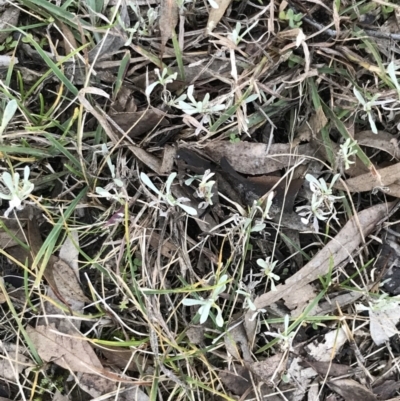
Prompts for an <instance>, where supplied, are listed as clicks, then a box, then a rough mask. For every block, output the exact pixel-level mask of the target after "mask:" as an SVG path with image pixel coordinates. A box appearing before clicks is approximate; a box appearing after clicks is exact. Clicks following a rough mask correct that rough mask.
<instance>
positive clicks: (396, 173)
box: [334, 163, 400, 192]
mask: <svg viewBox="0 0 400 401" xmlns="http://www.w3.org/2000/svg"><path fill="white" fill-rule="evenodd" d="M377 173H378V174H377V175H375V174H373V173H367V174H362V175H359V176H358V177H353V178H349V179H348V180H346V181H345V184H346V185H344V184H342V183H341V182H337V183H336V184H335V185H334V187H335V188H336V189H339V190H342V191H346V189H348V190H349V191H350V192H366V191H372V190H373V189H375V188H383V187H388V186H390V185H391V184H393V183H395V182H396V181H398V180H400V163H396V164H394V165H393V166H389V167H386V168H382V169H380V170H377Z"/></svg>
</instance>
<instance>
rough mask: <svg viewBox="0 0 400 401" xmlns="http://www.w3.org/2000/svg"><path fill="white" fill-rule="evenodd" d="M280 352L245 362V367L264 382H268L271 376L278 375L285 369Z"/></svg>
mask: <svg viewBox="0 0 400 401" xmlns="http://www.w3.org/2000/svg"><path fill="white" fill-rule="evenodd" d="M282 358H284V355H283V354H282V353H278V354H275V355H273V356H271V357H269V358H267V359H264V360H263V361H260V362H251V363H246V367H247V368H248V369H249V370H250V371H251V372H252V373H254V374H255V375H257V377H258V378H259V380H261V381H263V382H264V383H269V382H270V380H271V378H272V376H273V375H276V376H277V377H279V373H280V372H282V371H283V370H284V369H285V363H284V361H282Z"/></svg>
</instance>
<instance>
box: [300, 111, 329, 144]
mask: <svg viewBox="0 0 400 401" xmlns="http://www.w3.org/2000/svg"><path fill="white" fill-rule="evenodd" d="M327 123H328V119H327V118H326V116H325V113H324V111H323V109H322V107H319V108H318V109H317V110H316V111H315V114H313V115H312V116H311V117H310V119H309V121H306V122H305V123H304V124H303V125H302V126H301V127H300V128H299V131H298V133H297V135H296V138H295V139H294V141H293V147H296V146H298V145H299V144H300V143H301V142H309V141H310V140H311V138H315V137H316V135H317V133H318V132H319V131H321V129H322V128H324V127H325V125H326V124H327Z"/></svg>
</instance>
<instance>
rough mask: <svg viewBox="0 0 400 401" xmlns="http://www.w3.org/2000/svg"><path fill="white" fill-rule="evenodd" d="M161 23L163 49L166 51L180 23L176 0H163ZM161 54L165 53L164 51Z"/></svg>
mask: <svg viewBox="0 0 400 401" xmlns="http://www.w3.org/2000/svg"><path fill="white" fill-rule="evenodd" d="M159 23H160V31H161V44H162V47H161V49H164V47H165V45H166V43H167V42H168V39H169V38H171V37H172V34H173V31H174V29H175V27H176V25H177V23H178V5H177V3H176V1H175V0H161V5H160V22H159ZM161 53H163V50H162V51H161Z"/></svg>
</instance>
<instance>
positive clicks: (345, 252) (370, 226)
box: [248, 202, 396, 313]
mask: <svg viewBox="0 0 400 401" xmlns="http://www.w3.org/2000/svg"><path fill="white" fill-rule="evenodd" d="M395 205H396V202H392V203H387V204H378V205H375V206H372V207H370V208H368V209H365V210H363V211H362V212H360V213H359V214H358V216H357V218H358V221H359V225H358V224H356V220H355V217H353V218H352V219H351V220H349V221H348V222H347V223H346V225H345V226H344V227H343V228H342V229H341V230H340V232H339V233H338V234H337V235H336V237H335V238H334V239H332V240H331V241H329V242H328V243H327V244H326V245H325V246H324V248H323V249H322V250H321V251H319V252H318V253H317V254H316V255H315V256H314V258H313V259H312V260H311V261H310V262H308V263H307V264H306V265H305V266H304V267H303V268H302V269H301V270H300V271H298V272H297V273H295V274H294V275H293V276H292V277H290V278H289V279H287V280H286V283H285V284H279V285H278V286H277V287H276V289H277V291H270V292H268V293H266V294H263V295H261V296H259V297H257V298H256V299H255V301H254V304H255V305H256V307H257V309H261V308H265V307H266V306H269V305H271V304H272V303H273V302H276V301H278V300H279V299H282V298H285V300H286V301H287V302H289V303H291V304H292V305H296V304H297V301H296V300H297V299H298V297H299V292H300V291H302V288H303V287H304V286H306V285H308V284H309V283H311V282H312V281H314V280H316V279H318V277H319V276H324V275H325V274H327V273H328V269H329V266H330V265H331V264H332V263H333V266H334V267H335V266H337V265H338V264H339V263H341V262H343V261H344V260H346V259H347V258H348V257H349V256H350V255H351V253H352V252H353V251H354V250H355V249H357V247H358V246H359V244H360V243H361V242H362V240H363V238H365V237H366V236H367V235H369V234H370V233H371V232H372V231H373V230H374V229H375V228H376V224H377V223H378V222H379V221H381V220H382V219H383V218H384V217H385V215H387V213H389V212H390V210H391V209H392V208H393V207H394V206H395ZM359 226H360V227H361V229H362V233H360V231H359ZM248 313H251V311H250V312H248Z"/></svg>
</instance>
